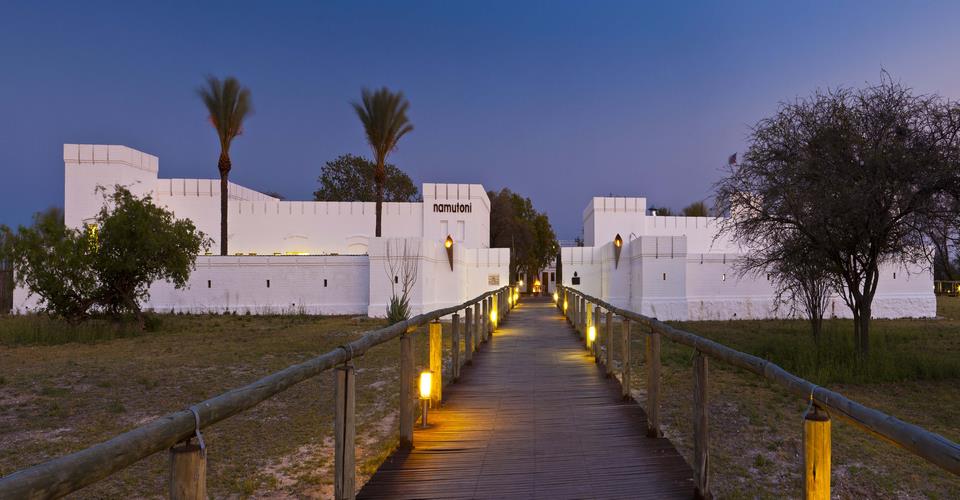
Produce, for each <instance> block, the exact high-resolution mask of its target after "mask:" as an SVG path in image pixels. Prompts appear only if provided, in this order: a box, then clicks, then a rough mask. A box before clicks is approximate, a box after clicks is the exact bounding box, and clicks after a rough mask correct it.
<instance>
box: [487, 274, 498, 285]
mask: <svg viewBox="0 0 960 500" xmlns="http://www.w3.org/2000/svg"><path fill="white" fill-rule="evenodd" d="M487 284H488V285H493V286H500V275H499V274H488V275H487Z"/></svg>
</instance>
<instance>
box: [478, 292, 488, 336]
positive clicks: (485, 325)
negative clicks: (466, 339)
mask: <svg viewBox="0 0 960 500" xmlns="http://www.w3.org/2000/svg"><path fill="white" fill-rule="evenodd" d="M482 321H483V328H482V329H481V330H480V331H481V332H482V333H481V335H482V337H481V338H480V341H481V342H486V341H487V334H488V333H489V332H490V326H489V325H490V299H489V298H486V299H483V320H482Z"/></svg>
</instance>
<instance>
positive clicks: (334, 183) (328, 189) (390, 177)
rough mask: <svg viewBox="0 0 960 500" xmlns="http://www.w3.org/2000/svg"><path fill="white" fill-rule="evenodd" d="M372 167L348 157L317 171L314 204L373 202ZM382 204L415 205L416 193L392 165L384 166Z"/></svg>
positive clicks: (406, 179)
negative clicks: (318, 185) (386, 202)
mask: <svg viewBox="0 0 960 500" xmlns="http://www.w3.org/2000/svg"><path fill="white" fill-rule="evenodd" d="M375 169H376V164H374V163H373V162H372V161H370V160H368V159H366V158H363V157H360V156H355V155H352V154H345V155H340V156H338V157H337V158H336V159H335V160H332V161H328V162H327V163H326V164H325V165H324V166H323V168H322V169H321V171H320V177H319V178H318V179H317V181H318V182H319V183H320V187H319V189H317V190H316V191H314V193H313V198H314V199H315V200H317V201H376V200H377V186H376V182H375V181H374V171H375ZM385 170H386V177H385V178H384V186H383V188H384V189H383V201H390V202H393V201H417V199H418V198H419V196H420V190H419V189H417V186H416V185H415V184H414V183H413V180H411V179H410V176H409V175H407V174H406V173H405V172H404V171H403V170H400V169H399V168H397V167H396V166H394V165H391V164H387V165H386V166H385Z"/></svg>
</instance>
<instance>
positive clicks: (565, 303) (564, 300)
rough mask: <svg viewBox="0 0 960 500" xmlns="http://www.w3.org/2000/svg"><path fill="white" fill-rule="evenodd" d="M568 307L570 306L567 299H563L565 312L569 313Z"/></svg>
mask: <svg viewBox="0 0 960 500" xmlns="http://www.w3.org/2000/svg"><path fill="white" fill-rule="evenodd" d="M568 305H569V304H568V303H567V299H563V312H567V306H568Z"/></svg>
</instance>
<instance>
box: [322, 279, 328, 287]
mask: <svg viewBox="0 0 960 500" xmlns="http://www.w3.org/2000/svg"><path fill="white" fill-rule="evenodd" d="M323 287H324V288H326V287H327V279H326V278H324V279H323Z"/></svg>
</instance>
